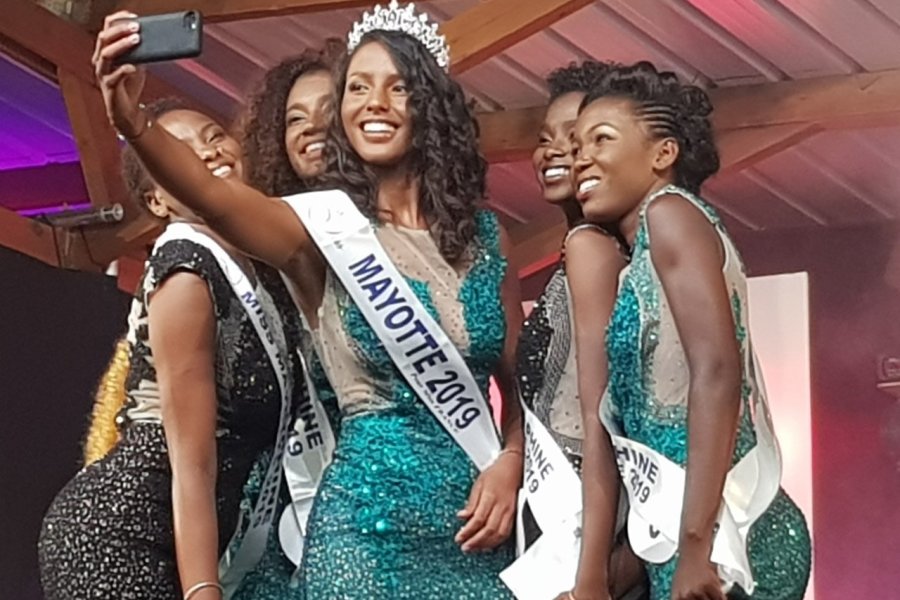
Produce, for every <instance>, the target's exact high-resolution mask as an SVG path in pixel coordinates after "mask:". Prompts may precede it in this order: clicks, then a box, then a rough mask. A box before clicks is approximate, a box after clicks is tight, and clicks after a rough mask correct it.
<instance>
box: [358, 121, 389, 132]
mask: <svg viewBox="0 0 900 600" xmlns="http://www.w3.org/2000/svg"><path fill="white" fill-rule="evenodd" d="M394 129H395V127H394V126H393V125H391V124H390V123H384V122H382V121H369V122H368V123H363V131H365V132H366V133H390V132H392V131H394Z"/></svg>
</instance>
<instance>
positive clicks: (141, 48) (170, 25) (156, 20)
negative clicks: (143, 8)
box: [116, 10, 203, 64]
mask: <svg viewBox="0 0 900 600" xmlns="http://www.w3.org/2000/svg"><path fill="white" fill-rule="evenodd" d="M137 22H138V23H140V26H141V28H140V31H139V33H140V36H141V41H140V43H138V45H137V46H135V47H134V48H132V49H131V50H129V51H128V52H127V53H126V54H123V55H122V56H120V57H119V58H118V60H116V63H117V64H129V63H132V64H138V63H149V62H159V61H164V60H175V59H177V58H193V57H195V56H199V55H200V51H201V49H202V46H203V15H201V14H200V11H196V10H187V11H182V12H173V13H166V14H163V15H151V16H148V17H139V18H138V19H137Z"/></svg>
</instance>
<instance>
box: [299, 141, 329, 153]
mask: <svg viewBox="0 0 900 600" xmlns="http://www.w3.org/2000/svg"><path fill="white" fill-rule="evenodd" d="M324 147H325V142H313V143H312V144H310V145H308V146H307V147H306V149H305V150H304V152H307V153H309V152H316V151H317V150H321V149H322V148H324Z"/></svg>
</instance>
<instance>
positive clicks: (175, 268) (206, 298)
mask: <svg viewBox="0 0 900 600" xmlns="http://www.w3.org/2000/svg"><path fill="white" fill-rule="evenodd" d="M146 110H147V112H148V114H151V115H153V116H154V119H155V120H156V125H157V126H158V127H159V128H160V129H163V130H165V131H167V132H168V133H169V135H172V136H173V137H174V138H176V139H178V140H179V143H181V144H183V145H184V147H185V148H186V149H188V152H189V153H190V154H191V155H192V156H194V157H196V159H197V160H198V162H199V163H200V164H201V165H202V166H203V168H205V169H206V170H207V172H208V173H209V174H210V176H211V177H213V178H215V179H217V180H229V179H234V180H239V179H240V177H241V172H242V163H241V150H240V146H239V144H238V143H237V141H236V140H235V139H234V138H233V137H231V136H230V135H228V133H227V132H226V131H225V129H224V128H223V127H222V126H221V125H219V124H218V123H216V122H215V121H214V120H212V119H211V118H209V117H208V116H206V115H205V114H203V113H200V112H197V111H194V110H190V109H189V108H187V107H186V106H185V105H183V104H181V103H179V102H173V101H167V102H162V103H157V104H154V105H151V106H149V107H147V108H146ZM123 163H124V170H125V175H126V181H127V184H128V188H129V190H130V192H131V194H132V195H133V197H134V198H135V201H137V202H141V203H144V204H146V206H147V208H148V210H149V211H150V212H151V213H152V214H153V215H154V216H155V217H157V218H159V219H161V220H164V221H165V222H166V223H167V227H166V231H165V232H164V233H163V235H162V236H161V238H160V240H158V241H157V244H156V246H155V248H154V250H153V252H152V254H151V256H150V258H149V259H148V262H147V266H146V269H145V273H144V277H143V279H142V282H141V285H140V286H139V289H138V292H137V295H136V297H135V299H134V302H133V304H132V310H131V314H130V317H129V330H128V336H127V340H128V344H129V362H130V369H129V375H128V379H127V382H126V396H127V399H126V404H125V407H124V409H123V410H122V412H121V413H120V418H119V430H120V435H121V440H120V441H119V443H118V444H117V445H116V446H115V447H114V448H113V450H112V451H111V452H110V453H109V454H108V455H106V456H105V457H104V458H103V459H101V460H99V461H97V462H95V463H93V464H91V465H90V466H88V467H86V468H85V469H83V470H82V471H81V472H79V473H78V474H77V475H76V476H75V477H74V478H73V479H72V480H71V481H70V482H69V483H68V484H66V486H65V487H64V488H63V489H62V490H61V491H60V492H59V494H58V495H57V497H56V499H55V500H54V501H53V504H52V505H51V506H50V508H49V510H48V512H47V515H46V517H45V519H44V524H43V528H42V531H41V535H40V540H39V546H38V549H39V555H40V566H41V582H42V585H43V588H44V593H45V595H46V597H47V598H48V599H49V600H62V599H76V598H77V599H83V598H99V599H104V600H105V599H108V600H114V599H115V600H120V599H122V598H158V599H162V600H180V599H182V598H190V599H191V600H216V599H218V598H220V597H221V591H222V587H221V586H220V582H219V557H220V556H221V555H222V553H223V551H224V549H225V547H226V545H227V544H228V541H229V539H230V538H231V536H232V534H233V532H234V531H235V529H236V527H237V516H238V505H239V502H240V499H241V489H242V487H243V485H244V482H245V481H246V479H247V476H248V473H249V471H250V468H251V466H252V465H253V463H254V461H255V460H256V459H257V457H258V456H260V455H261V454H263V453H265V452H269V454H270V455H271V456H274V457H275V458H274V461H273V462H272V464H270V465H269V469H268V471H273V469H274V471H273V472H274V473H275V475H276V479H275V481H277V477H280V471H281V469H280V464H281V461H280V447H281V446H282V445H283V439H284V435H285V430H286V427H285V425H286V423H287V421H288V418H287V417H289V415H290V412H291V408H292V404H293V394H294V392H295V391H298V392H299V391H301V390H302V387H300V388H298V387H296V385H295V384H294V381H301V382H302V376H300V375H299V365H298V364H297V361H295V360H293V359H292V358H291V353H290V352H288V348H289V347H292V346H293V345H294V344H295V340H296V336H298V335H299V323H298V322H297V319H296V310H295V309H294V307H293V306H292V305H290V304H287V303H285V302H283V301H281V300H279V299H280V298H282V297H283V296H282V295H276V296H275V297H273V296H272V295H270V294H269V292H268V291H267V290H266V289H265V288H264V287H263V286H262V285H260V277H259V272H258V271H257V269H255V268H254V266H253V264H252V262H251V261H250V260H249V259H248V258H247V257H245V256H243V255H241V254H240V253H238V252H236V251H235V250H234V249H233V248H232V247H230V246H229V245H227V244H226V243H224V242H222V241H221V240H220V239H219V238H218V237H217V236H216V235H215V234H214V233H212V232H211V231H210V230H209V229H207V228H206V227H205V226H204V225H203V222H202V221H201V220H200V219H199V218H198V217H197V216H196V214H195V213H193V212H192V211H191V210H190V209H188V208H187V207H185V206H184V205H183V204H182V203H180V202H179V201H178V200H177V199H176V198H174V197H173V196H172V195H171V194H169V193H168V192H167V191H166V190H164V189H163V188H162V187H160V186H159V185H158V184H156V183H155V182H154V181H153V180H152V179H151V178H150V177H149V176H148V174H147V173H146V171H145V170H144V169H143V166H142V165H141V163H140V162H139V160H138V158H137V156H136V155H135V154H134V153H133V152H131V151H130V150H126V152H125V155H124V160H123ZM240 282H243V283H240ZM241 285H245V287H246V289H244V291H243V292H242V294H241V296H239V295H238V293H237V290H238V289H241V288H240V286H241ZM242 298H248V299H252V300H253V303H254V310H248V309H247V305H246V301H245V300H243V299H242ZM261 330H264V331H266V332H268V334H267V335H266V336H262V335H260V332H261ZM273 359H274V360H273ZM301 385H302V384H301ZM301 393H302V392H301ZM273 447H275V451H272V448H273ZM268 479H271V477H269V478H268ZM274 494H275V495H277V485H276V486H275V488H274ZM268 496H272V492H271V491H270V492H269V493H268ZM253 512H254V514H255V515H261V514H262V513H261V512H260V511H259V510H257V507H254V511H253ZM261 521H262V522H264V521H265V520H264V519H262V520H261ZM269 525H271V523H269Z"/></svg>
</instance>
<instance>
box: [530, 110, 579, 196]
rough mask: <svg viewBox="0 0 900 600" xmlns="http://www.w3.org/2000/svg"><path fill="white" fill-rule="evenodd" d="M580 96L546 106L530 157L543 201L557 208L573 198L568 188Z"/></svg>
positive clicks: (571, 189) (570, 187)
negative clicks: (573, 135) (535, 144)
mask: <svg viewBox="0 0 900 600" xmlns="http://www.w3.org/2000/svg"><path fill="white" fill-rule="evenodd" d="M583 98H584V94H583V93H582V92H569V93H568V94H563V95H562V96H560V97H559V98H557V99H556V100H554V101H553V102H551V103H550V106H548V107H547V114H546V116H545V117H544V123H543V124H542V125H541V132H540V137H539V138H538V146H537V148H535V150H534V153H533V154H532V156H531V162H532V164H533V165H534V172H535V175H537V179H538V183H539V184H540V186H541V191H542V192H543V194H544V200H546V201H547V202H550V203H551V204H560V203H562V202H565V201H566V200H570V199H571V198H573V197H574V196H575V188H574V186H573V185H572V172H571V171H572V163H573V156H572V139H571V136H572V127H573V126H574V125H575V119H577V118H578V106H579V105H580V104H581V100H582V99H583Z"/></svg>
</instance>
